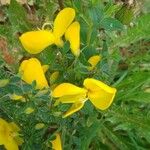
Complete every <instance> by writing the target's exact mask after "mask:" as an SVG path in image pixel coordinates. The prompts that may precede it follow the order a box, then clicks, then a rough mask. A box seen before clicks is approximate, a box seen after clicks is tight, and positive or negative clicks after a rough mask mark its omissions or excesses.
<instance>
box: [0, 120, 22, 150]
mask: <svg viewBox="0 0 150 150" xmlns="http://www.w3.org/2000/svg"><path fill="white" fill-rule="evenodd" d="M19 131H20V128H19V127H18V126H17V125H16V124H15V123H14V122H12V123H8V122H6V121H5V120H4V119H2V118H0V145H4V147H5V148H6V149H7V150H19V148H18V146H19V145H21V144H22V143H23V139H22V138H20V137H19V133H18V132H19Z"/></svg>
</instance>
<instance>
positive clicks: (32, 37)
mask: <svg viewBox="0 0 150 150" xmlns="http://www.w3.org/2000/svg"><path fill="white" fill-rule="evenodd" d="M19 39H20V41H21V43H22V45H23V47H24V49H25V50H26V51H27V52H28V53H31V54H37V53H40V52H41V51H42V50H44V49H45V48H46V47H48V46H49V45H51V44H53V43H54V36H53V34H52V32H51V31H47V30H39V31H30V32H26V33H24V34H22V35H21V36H20V38H19Z"/></svg>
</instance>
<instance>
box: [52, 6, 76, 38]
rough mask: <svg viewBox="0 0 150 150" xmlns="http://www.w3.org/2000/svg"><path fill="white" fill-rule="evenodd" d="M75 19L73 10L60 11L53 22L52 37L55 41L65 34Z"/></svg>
mask: <svg viewBox="0 0 150 150" xmlns="http://www.w3.org/2000/svg"><path fill="white" fill-rule="evenodd" d="M74 18H75V10H74V9H73V8H69V7H67V8H64V9H63V10H61V11H60V12H59V13H58V15H57V16H56V18H55V21H54V31H53V33H54V35H55V38H56V39H59V38H61V37H62V36H63V35H64V33H65V32H66V30H67V28H68V27H69V26H70V24H71V23H72V21H73V20H74Z"/></svg>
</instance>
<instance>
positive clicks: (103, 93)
mask: <svg viewBox="0 0 150 150" xmlns="http://www.w3.org/2000/svg"><path fill="white" fill-rule="evenodd" d="M83 85H84V86H85V88H86V89H87V90H88V93H87V96H88V99H89V100H90V101H91V102H92V103H93V105H94V106H95V107H97V108H98V109H101V110H105V109H107V108H108V107H109V106H110V105H111V103H112V102H113V99H114V97H115V94H116V91H117V90H116V89H115V88H112V87H110V86H108V85H106V84H105V83H103V82H101V81H98V80H95V79H92V78H87V79H85V80H84V83H83Z"/></svg>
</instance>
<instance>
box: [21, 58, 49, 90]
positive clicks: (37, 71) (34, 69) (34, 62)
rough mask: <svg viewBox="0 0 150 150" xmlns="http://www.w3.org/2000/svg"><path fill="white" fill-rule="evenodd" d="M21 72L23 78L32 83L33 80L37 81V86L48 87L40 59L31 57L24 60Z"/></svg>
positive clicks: (39, 87) (40, 87)
mask: <svg viewBox="0 0 150 150" xmlns="http://www.w3.org/2000/svg"><path fill="white" fill-rule="evenodd" d="M19 73H20V75H21V78H22V80H24V81H25V82H27V83H28V84H31V83H32V82H33V81H36V88H37V89H42V88H44V87H48V83H47V80H46V77H45V75H44V71H43V68H42V65H41V63H40V61H39V60H38V59H36V58H30V59H28V60H24V61H23V62H22V63H21V65H20V68H19Z"/></svg>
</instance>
